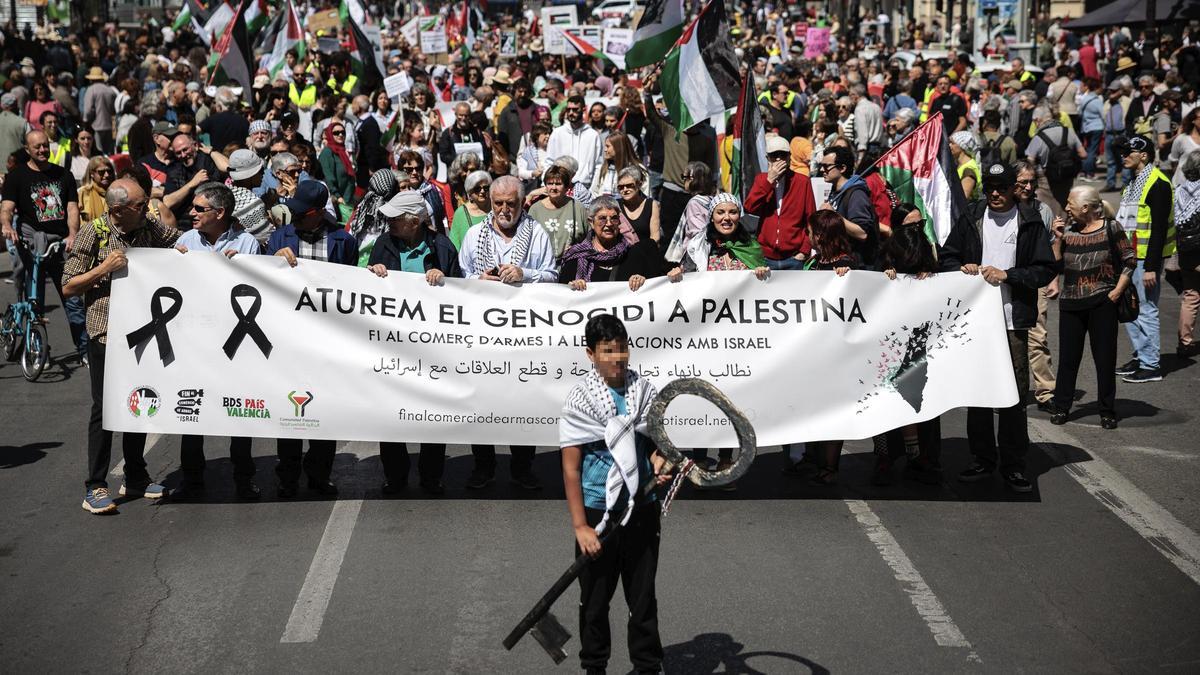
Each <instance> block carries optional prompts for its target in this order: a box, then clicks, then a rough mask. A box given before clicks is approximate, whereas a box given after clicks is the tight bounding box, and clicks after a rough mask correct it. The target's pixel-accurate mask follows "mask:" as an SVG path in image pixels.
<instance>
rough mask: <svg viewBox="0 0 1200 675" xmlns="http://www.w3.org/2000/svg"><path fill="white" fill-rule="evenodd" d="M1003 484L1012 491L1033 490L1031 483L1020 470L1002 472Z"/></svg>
mask: <svg viewBox="0 0 1200 675" xmlns="http://www.w3.org/2000/svg"><path fill="white" fill-rule="evenodd" d="M1004 484H1005V485H1007V486H1008V489H1010V490H1012V491H1013V492H1033V483H1030V482H1029V479H1028V478H1026V477H1025V474H1023V473H1021V472H1020V471H1009V472H1008V473H1006V474H1004Z"/></svg>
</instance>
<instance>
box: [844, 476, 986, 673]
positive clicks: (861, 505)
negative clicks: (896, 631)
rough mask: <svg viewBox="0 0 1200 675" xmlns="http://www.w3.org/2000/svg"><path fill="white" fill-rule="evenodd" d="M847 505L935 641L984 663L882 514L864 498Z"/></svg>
mask: <svg viewBox="0 0 1200 675" xmlns="http://www.w3.org/2000/svg"><path fill="white" fill-rule="evenodd" d="M846 506H848V507H849V508H850V513H853V514H854V517H855V519H857V520H858V524H859V525H860V526H861V527H862V529H863V532H865V533H866V535H867V538H868V539H870V540H871V543H873V544H875V548H876V549H878V550H879V556H880V557H881V558H883V561H884V562H885V563H887V565H888V567H890V568H892V572H893V573H894V574H895V576H896V580H897V581H899V582H900V587H901V588H902V589H903V590H904V592H905V593H907V594H908V599H909V600H910V601H911V602H912V605H913V607H914V608H916V610H917V614H920V615H921V618H922V619H923V620H924V621H925V625H926V626H928V628H929V632H930V633H932V634H933V640H934V642H936V643H937V644H938V646H939V647H952V648H957V649H966V650H968V652H967V660H968V661H974V662H976V663H981V662H982V659H980V658H979V654H977V653H975V650H974V648H973V647H971V643H970V642H969V641H967V638H966V636H964V635H963V633H962V631H961V630H959V628H958V626H957V625H956V624H955V623H954V620H953V619H951V618H950V614H949V613H948V612H946V608H945V606H944V605H942V601H941V600H938V597H937V596H936V595H934V593H933V590H932V589H931V588H929V584H927V583H925V578H924V577H922V576H921V573H920V572H918V571H917V568H916V566H915V565H913V563H912V560H910V559H909V557H908V554H907V553H905V552H904V549H902V548H900V544H899V542H897V541H896V538H895V537H893V536H892V533H891V532H889V531H888V529H887V527H885V526H884V524H883V522H882V521H880V520H879V516H877V515H875V512H874V511H872V510H871V507H870V506H868V505H867V503H866V502H864V501H862V500H858V499H847V500H846Z"/></svg>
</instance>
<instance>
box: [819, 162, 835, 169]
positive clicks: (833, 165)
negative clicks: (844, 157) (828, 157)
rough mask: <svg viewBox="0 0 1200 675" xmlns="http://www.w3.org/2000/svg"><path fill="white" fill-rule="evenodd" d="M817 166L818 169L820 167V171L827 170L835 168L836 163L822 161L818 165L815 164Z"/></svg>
mask: <svg viewBox="0 0 1200 675" xmlns="http://www.w3.org/2000/svg"><path fill="white" fill-rule="evenodd" d="M817 168H818V169H820V170H821V171H828V170H830V169H836V168H837V164H824V163H822V164H818V165H817Z"/></svg>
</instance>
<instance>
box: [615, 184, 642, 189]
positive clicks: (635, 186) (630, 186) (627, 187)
mask: <svg viewBox="0 0 1200 675" xmlns="http://www.w3.org/2000/svg"><path fill="white" fill-rule="evenodd" d="M617 189H618V190H622V191H624V190H636V189H637V185H635V184H633V183H617Z"/></svg>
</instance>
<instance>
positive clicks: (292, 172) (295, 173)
mask: <svg viewBox="0 0 1200 675" xmlns="http://www.w3.org/2000/svg"><path fill="white" fill-rule="evenodd" d="M277 173H282V174H285V175H288V176H293V177H294V176H299V175H300V167H296V168H294V169H280V170H279V171H278V172H277Z"/></svg>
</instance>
